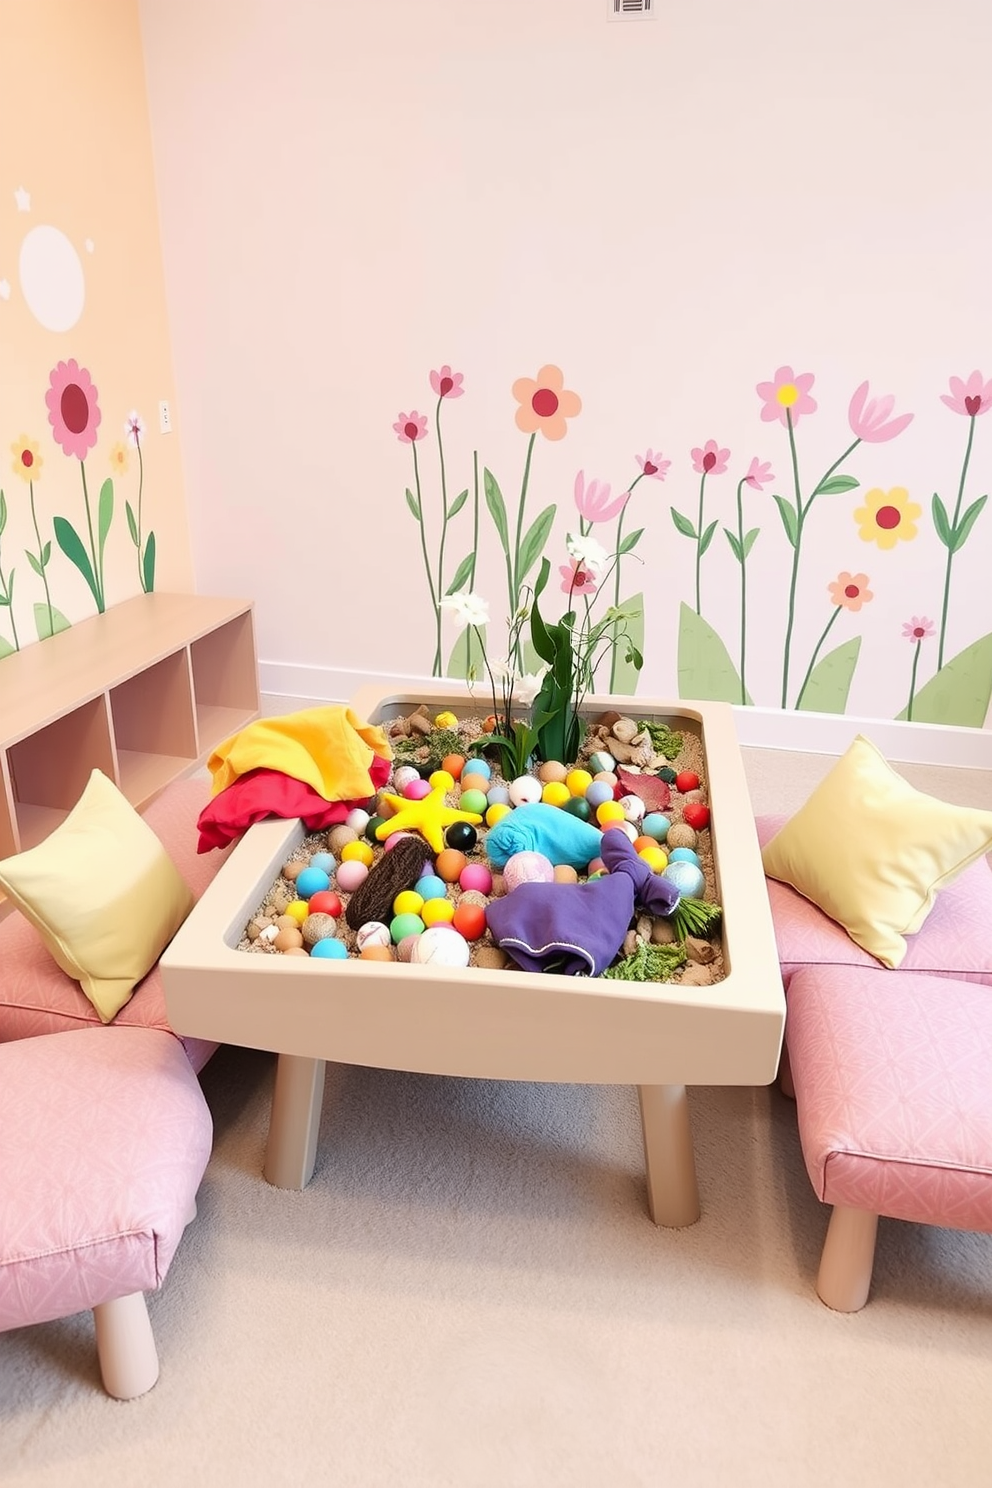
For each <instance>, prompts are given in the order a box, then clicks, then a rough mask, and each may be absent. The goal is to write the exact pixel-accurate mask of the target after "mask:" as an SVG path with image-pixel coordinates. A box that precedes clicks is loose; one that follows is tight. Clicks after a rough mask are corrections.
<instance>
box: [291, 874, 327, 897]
mask: <svg viewBox="0 0 992 1488" xmlns="http://www.w3.org/2000/svg"><path fill="white" fill-rule="evenodd" d="M330 886H331V880H330V878H329V877H328V875H327V874H326V873H325V872H324V870H323V868H312V867H311V868H304V869H303V871H302V872H301V873H298V874H297V876H296V892H297V894H298V895H299V896H300V898H301V899H309V898H310V897H311V896H312V895H314V894H319V893H320V892H321V890H322V889H329V888H330Z"/></svg>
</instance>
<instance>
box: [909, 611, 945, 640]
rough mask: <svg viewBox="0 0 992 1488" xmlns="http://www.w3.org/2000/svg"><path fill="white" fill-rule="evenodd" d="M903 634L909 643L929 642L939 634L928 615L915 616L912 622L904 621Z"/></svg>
mask: <svg viewBox="0 0 992 1488" xmlns="http://www.w3.org/2000/svg"><path fill="white" fill-rule="evenodd" d="M902 633H903V635H904V636H905V638H906V640H907V641H928V640H929V639H930V637H931V636H933V635H936V634H937V627H936V625H934V623H933V621H932V620H928V619H927V617H926V615H914V616H913V618H912V620H904V621H903V626H902Z"/></svg>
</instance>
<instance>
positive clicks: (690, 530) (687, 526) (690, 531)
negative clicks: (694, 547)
mask: <svg viewBox="0 0 992 1488" xmlns="http://www.w3.org/2000/svg"><path fill="white" fill-rule="evenodd" d="M669 510H670V511H671V513H672V521H673V522H674V523H675V526H676V528H677V530H678V531H679V532H681V534H682V536H683V537H691V538H692V540H693V542H695V541H696V529H695V527H693V525H692V523H691V522H690V521H689V518H688V517H684V516H683V515H682V513H681V512H680V511H676V510H675V508H674V506H673V507H670V508H669Z"/></svg>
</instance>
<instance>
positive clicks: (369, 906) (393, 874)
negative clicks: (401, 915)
mask: <svg viewBox="0 0 992 1488" xmlns="http://www.w3.org/2000/svg"><path fill="white" fill-rule="evenodd" d="M430 857H431V850H430V848H429V846H428V845H427V843H426V842H424V841H423V840H422V839H421V838H420V837H402V838H401V839H400V841H399V842H397V843H396V845H395V847H391V848H390V850H389V852H384V853H383V855H382V857H381V858H380V859H379V861H378V863H376V865H375V867H374V868H372V869H371V871H370V872H369V876H368V878H367V879H366V880H365V882H364V883H361V884H359V886H358V888H357V889H356V890H355V892H354V893H353V894H352V896H351V898H350V899H349V900H348V908H347V909H346V910H345V919H346V920H347V921H348V924H349V925H350V926H351V928H352V930H358V929H360V928H361V926H362V925H364V924H365V923H366V922H367V921H368V920H379V921H381V922H382V923H383V924H386V925H388V924H389V922H390V920H391V919H392V918H393V900H394V899H395V898H396V895H397V894H399V893H402V891H403V890H404V889H412V888H413V886H414V884H415V883H416V882H417V879H418V878H419V877H420V875H421V873H422V872H423V870H424V864H425V863H426V862H427V861H428V860H429V858H430Z"/></svg>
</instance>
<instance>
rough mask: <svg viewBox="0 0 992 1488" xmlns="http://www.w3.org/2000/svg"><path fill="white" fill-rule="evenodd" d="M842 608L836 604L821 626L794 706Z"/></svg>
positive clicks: (804, 688)
mask: <svg viewBox="0 0 992 1488" xmlns="http://www.w3.org/2000/svg"><path fill="white" fill-rule="evenodd" d="M843 608H844V607H843V605H838V606H837V608H836V609H835V610H834V612H833V614H832V615H831V616H830V619H829V620H828V621H827V623H826V625H825V626H824V628H823V634H822V635H821V637H820V639H819V640H818V641H817V643H816V645H815V646H814V647H813V655H812V656H811V657H810V659H809V666H808V667H807V668H806V675H805V677H804V678H803V685H802V687H800V689H799V696H798V697H797V698H796V707H797V708H798V707H799V704H800V703H801V702H802V700H803V693H804V692H805V691H806V688H807V686H808V684H809V679H810V677H812V675H813V668H814V667H815V666H816V658H817V657H818V656H819V654H820V647H821V646H822V645H823V643H824V641H825V640H826V639H827V636H828V635H829V634H830V627H831V626H832V625H833V623H834V621H835V620H836V619H837V616H838V615H839V614H840V612H841V610H842V609H843Z"/></svg>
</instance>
